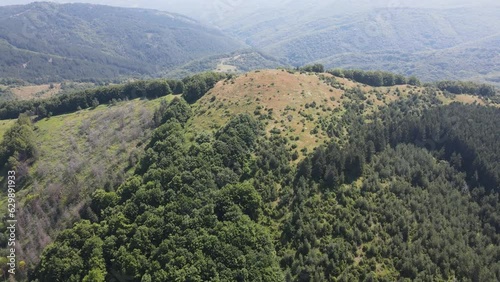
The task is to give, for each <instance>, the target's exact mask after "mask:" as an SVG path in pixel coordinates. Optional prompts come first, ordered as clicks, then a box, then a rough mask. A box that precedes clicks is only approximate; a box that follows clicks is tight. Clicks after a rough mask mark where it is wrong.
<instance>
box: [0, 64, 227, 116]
mask: <svg viewBox="0 0 500 282" xmlns="http://www.w3.org/2000/svg"><path fill="white" fill-rule="evenodd" d="M227 77H228V76H227V75H226V74H219V73H212V72H207V73H202V74H197V75H194V76H191V77H187V78H184V79H183V80H167V79H154V80H139V81H134V82H130V83H127V84H124V85H112V86H104V87H99V88H96V89H89V90H84V91H80V92H75V93H68V94H62V95H59V96H55V97H52V98H49V99H44V100H30V101H6V102H3V103H0V119H14V118H17V117H18V116H19V114H21V113H26V112H28V113H30V114H33V115H36V116H38V118H44V117H49V116H53V115H60V114H66V113H71V112H75V111H78V110H81V109H86V108H90V107H96V106H98V105H100V104H107V103H110V102H112V101H114V100H116V101H120V100H126V99H135V98H148V99H154V98H158V97H162V96H165V95H168V94H183V97H184V98H185V99H186V101H188V102H191V103H192V102H194V101H196V100H197V99H199V98H200V97H201V96H203V95H204V94H205V93H206V92H207V91H208V90H210V89H211V88H212V87H213V86H214V85H215V84H216V83H217V82H218V81H219V80H221V79H225V78H227Z"/></svg>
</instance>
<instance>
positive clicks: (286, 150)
mask: <svg viewBox="0 0 500 282" xmlns="http://www.w3.org/2000/svg"><path fill="white" fill-rule="evenodd" d="M214 78H215V79H216V81H212V80H213V79H214ZM203 80H206V82H207V83H210V85H211V84H212V83H213V87H212V88H211V89H209V90H208V92H207V93H206V94H205V93H203V94H204V95H202V96H201V97H199V99H198V100H197V101H193V104H191V105H188V104H187V103H186V102H184V101H183V100H182V98H180V96H177V98H174V95H168V96H166V98H159V99H153V98H152V100H150V101H148V100H147V99H144V98H143V99H134V100H130V101H122V102H119V101H116V100H112V101H113V102H111V103H110V104H107V105H103V104H104V102H101V105H99V106H95V107H90V106H88V108H87V109H84V110H79V111H76V112H72V113H66V114H59V113H58V112H59V111H58V112H56V108H54V113H57V114H55V115H54V116H49V117H47V118H43V119H38V120H36V119H35V122H34V123H33V140H34V141H35V142H34V147H35V148H36V153H35V154H34V157H33V159H24V160H23V159H22V157H21V156H19V157H18V158H21V163H18V164H15V162H13V161H11V160H9V165H12V164H14V165H15V166H16V170H17V171H18V172H19V173H20V176H21V178H20V181H21V182H19V183H21V184H20V185H21V186H20V187H19V191H18V193H17V199H18V201H19V202H18V204H19V211H18V220H19V224H20V226H21V229H20V232H22V233H23V234H24V235H23V238H22V239H21V240H20V246H21V247H20V248H19V253H18V255H19V260H20V261H21V260H22V261H23V263H24V265H25V266H24V267H25V268H24V269H23V270H22V271H21V272H20V273H19V274H18V276H17V278H18V279H20V280H23V279H25V278H26V275H29V276H30V278H31V279H33V278H35V277H36V278H38V279H39V281H80V280H82V279H83V278H84V277H87V278H86V279H90V278H89V277H94V278H95V277H101V278H102V279H104V278H105V280H108V281H109V280H113V279H121V278H123V277H128V278H130V279H132V280H141V279H147V277H150V278H151V279H152V280H175V279H181V278H182V277H198V278H199V279H200V280H210V279H211V278H213V277H217V276H218V277H220V279H221V281H233V280H234V279H237V277H246V278H245V279H249V278H250V277H261V278H262V280H263V281H284V279H285V278H286V280H287V281H310V280H313V281H324V280H333V279H334V278H335V279H341V278H342V277H344V279H355V278H360V277H370V276H373V277H376V278H378V279H385V280H394V279H396V278H409V279H415V278H417V277H420V278H422V277H427V278H429V277H434V278H439V279H452V278H453V277H456V278H458V279H462V278H465V277H471V275H477V277H479V278H484V279H480V280H481V281H494V277H498V276H495V275H497V274H495V273H496V272H495V271H496V270H495V269H497V268H498V267H500V266H498V265H497V264H495V255H494V254H495V252H497V251H498V250H497V248H496V247H495V246H497V245H495V244H496V243H497V242H498V240H499V238H498V234H499V233H500V232H499V230H498V229H495V228H498V226H499V225H498V222H497V219H498V215H497V212H495V211H496V210H497V209H496V208H495V207H497V206H496V205H497V203H498V199H497V198H495V197H498V194H495V193H497V191H498V189H499V188H498V187H497V186H498V183H499V181H500V176H498V173H497V172H498V170H496V168H497V167H498V165H499V164H498V158H496V157H495V156H497V155H498V148H497V147H498V144H497V143H495V141H493V140H497V137H498V136H497V135H498V132H497V130H496V129H495V130H493V128H496V127H495V126H496V123H497V122H498V120H499V119H498V117H497V115H498V114H499V112H498V104H495V103H494V102H493V99H492V98H491V97H478V96H475V95H470V94H460V95H453V94H451V93H446V92H443V91H440V90H438V89H436V88H434V87H431V86H428V87H422V86H414V85H408V84H401V85H395V86H390V87H389V86H387V87H373V86H368V85H366V84H362V83H359V82H356V81H353V80H349V79H346V78H342V77H336V76H333V75H331V74H329V73H312V72H300V71H293V70H284V69H278V70H258V71H252V72H248V73H245V74H241V75H236V76H235V75H230V76H225V75H215V74H214V75H210V74H201V75H196V76H193V77H191V78H186V79H184V80H183V83H184V87H183V88H184V94H183V97H186V98H187V97H188V95H189V93H190V91H192V90H193V89H197V88H196V85H198V83H201V84H203V83H205V82H203ZM217 80H218V82H217ZM158 82H159V81H151V82H147V83H145V85H146V89H153V90H154V89H155V88H151V87H149V86H148V85H156V86H157V87H159V86H161V84H159V83H158ZM168 83H169V84H170V85H172V86H174V85H177V82H175V81H170V80H168ZM142 85H143V84H141V82H140V81H139V82H134V83H131V84H128V85H125V86H123V88H120V87H119V86H112V87H103V88H99V89H97V90H96V91H88V90H87V91H85V92H83V93H85V95H86V96H88V97H90V98H88V99H95V98H92V95H107V94H106V93H107V92H110V93H114V92H115V91H117V89H118V90H120V89H121V91H123V93H128V92H130V91H129V90H127V89H129V88H130V87H132V86H133V87H136V89H141V87H143V86H142ZM207 86H208V85H207ZM209 88H210V87H209ZM166 89H170V88H166ZM172 89H175V88H173V87H172ZM153 90H146V91H153ZM155 91H156V90H155ZM168 93H170V92H165V93H160V94H158V93H156V92H155V94H153V93H143V94H139V93H138V92H134V91H132V94H130V95H133V96H134V97H137V96H140V95H145V96H146V97H155V96H156V97H158V96H163V95H166V94H168ZM80 95H81V94H80ZM127 95H129V94H127ZM81 96H83V95H81ZM70 97H73V96H71V95H70V96H67V97H66V98H62V99H61V101H65V102H64V103H70V102H68V101H71V99H72V98H70ZM75 97H78V95H76V96H75ZM96 97H97V98H99V100H100V101H106V100H104V98H102V99H101V98H100V97H99V96H96ZM189 97H190V96H189ZM52 99H54V98H52ZM109 99H111V98H110V97H109ZM41 101H42V102H43V100H41ZM76 101H77V102H78V103H80V105H85V104H86V102H85V99H83V100H82V99H78V100H76ZM162 101H164V102H162ZM190 101H191V99H190ZM453 102H458V104H457V103H453ZM27 103H28V104H26V105H27V106H28V107H32V106H33V104H29V103H30V102H27ZM45 104H46V105H47V107H48V106H49V105H52V104H54V105H60V103H58V102H57V100H53V101H51V102H45ZM18 105H21V104H18ZM4 106H5V105H4ZM51 107H54V106H51ZM62 112H64V111H62ZM425 117H427V118H425ZM23 119H24V118H23ZM483 120H484V121H487V122H482V121H483ZM436 121H439V123H436ZM15 124H16V121H13V120H3V121H0V140H2V139H5V134H10V135H9V137H8V138H12V136H11V134H12V133H11V131H10V129H9V128H12V127H14V126H15ZM156 126H158V127H157V128H156V129H155V127H156ZM436 126H438V128H435V127H436ZM396 128H399V129H398V130H395V129H396ZM457 128H458V129H460V130H457ZM405 130H407V131H405ZM419 130H425V132H419ZM442 132H446V136H448V137H449V138H444V139H443V138H441V137H442V134H441V133H442ZM436 134H437V137H436ZM440 134H441V135H440ZM422 136H424V137H422ZM425 136H428V138H426V137H425ZM18 138H23V137H18ZM421 138H424V139H421ZM478 138H479V139H480V140H481V142H482V143H481V144H484V145H486V146H484V145H480V146H478V143H476V141H477V140H479V139H478ZM14 140H15V139H14ZM460 140H462V141H460ZM456 142H465V143H456ZM370 144H371V145H370ZM382 144H388V146H386V145H382ZM12 145H14V144H12ZM9 146H10V145H9ZM441 146H443V150H440V149H441ZM453 150H455V151H453ZM452 153H453V154H452ZM443 154H444V155H443ZM457 154H459V155H460V156H461V157H460V158H463V162H462V161H461V159H460V161H459V157H457V156H458V155H457ZM482 164H486V165H482ZM495 171H496V172H495ZM464 183H465V184H464ZM457 185H458V186H457ZM465 186H467V193H465V192H464V189H465V188H463V187H465ZM457 187H458V188H460V189H462V190H459V189H457ZM420 191H421V192H420ZM429 194H432V195H434V197H433V198H434V199H435V202H433V203H432V205H428V197H429V196H428V195H429ZM436 195H438V196H436ZM4 199H7V198H4ZM456 201H460V203H461V205H460V207H461V208H460V209H454V208H453V207H452V206H447V205H446V203H450V202H452V203H453V202H456ZM479 206H481V207H482V208H483V209H482V210H480V208H479ZM368 214H371V215H372V216H368ZM428 214H440V215H441V216H439V217H432V218H431V217H429V216H428ZM390 218H392V219H390ZM82 219H83V221H82ZM75 222H79V223H77V224H76V225H75ZM468 222H469V223H471V224H468ZM473 222H477V224H475V225H474V224H472V223H473ZM435 224H438V225H439V226H446V228H445V229H437V227H436V228H435V229H433V228H431V227H430V226H438V225H435ZM27 226H32V227H30V228H27ZM306 230H309V231H310V232H308V231H306ZM418 230H426V231H418ZM235 234H238V235H237V236H236V237H235ZM451 234H459V235H453V236H462V237H460V238H465V237H466V238H472V237H470V236H476V237H474V238H476V239H474V240H477V241H474V242H476V243H467V241H465V240H462V239H456V238H455V237H453V236H452V235H451ZM398 236H401V238H403V239H402V241H401V240H391V239H390V238H399V237H398ZM408 236H410V238H411V240H408V239H407V238H409V237H408ZM450 236H451V237H450ZM463 236H465V237H463ZM5 238H6V237H5ZM5 238H4V237H2V239H1V240H2V241H1V242H2V244H5V240H4V239H5ZM405 238H406V239H405ZM436 240H437V241H436ZM51 242H54V244H51ZM412 242H413V243H412ZM478 242H481V243H478ZM437 245H440V246H441V247H440V248H439V249H440V250H443V248H444V249H445V250H446V252H448V258H446V259H445V258H442V257H440V256H439V253H436V246H437ZM89 248H90V249H89ZM419 248H420V249H421V250H424V257H418V256H417V255H418V252H417V251H416V250H419ZM42 249H45V251H43V254H42ZM90 250H94V251H92V252H90V253H89V251H90ZM130 254H134V255H133V256H130ZM442 260H444V262H441V261H442ZM456 260H458V261H460V262H461V263H462V264H463V263H465V262H466V261H469V266H468V268H466V269H463V268H461V267H459V266H458V265H457V262H456ZM138 261H148V262H151V263H150V264H147V265H148V266H146V265H144V264H138ZM231 261H234V262H235V263H230V262H231ZM415 261H419V264H418V263H416V262H415ZM88 262H92V263H88ZM447 263H449V265H450V266H447ZM195 265H196V266H195ZM412 265H414V267H412ZM165 269H167V270H165ZM429 269H431V270H429ZM3 271H5V268H4V270H3ZM27 271H28V272H27ZM3 273H5V272H3ZM186 273H189V274H186ZM474 273H476V274H474ZM314 275H319V276H318V277H316V278H312V277H313V276H314ZM144 277H146V278H144ZM301 277H302V278H301ZM307 277H309V278H307ZM349 277H350V278H349ZM490 278H493V279H490ZM96 279H97V278H96ZM101 281H102V280H101Z"/></svg>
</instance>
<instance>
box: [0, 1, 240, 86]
mask: <svg viewBox="0 0 500 282" xmlns="http://www.w3.org/2000/svg"><path fill="white" fill-rule="evenodd" d="M241 47H242V45H241V44H240V43H238V42H237V41H235V40H233V39H231V38H229V37H227V36H225V35H224V34H223V33H221V32H220V31H219V30H217V29H214V28H212V27H209V26H206V25H203V24H200V23H198V22H196V21H195V20H193V19H190V18H187V17H184V16H181V15H178V14H173V13H168V12H160V11H155V10H145V9H128V8H116V7H108V6H101V5H90V4H55V3H45V2H38V3H32V4H29V5H24V6H3V7H0V50H1V53H2V54H4V55H3V56H2V60H0V66H1V67H0V69H1V71H0V77H3V78H20V79H23V80H27V81H30V82H47V81H49V82H50V81H58V80H65V79H66V80H109V79H115V78H120V77H130V76H144V75H149V76H154V75H157V74H158V73H160V72H163V71H168V70H172V69H174V68H176V67H178V66H181V65H183V64H186V63H187V62H189V61H192V60H197V59H202V58H205V57H209V56H213V55H217V54H224V53H229V52H232V51H235V50H237V49H239V48H241Z"/></svg>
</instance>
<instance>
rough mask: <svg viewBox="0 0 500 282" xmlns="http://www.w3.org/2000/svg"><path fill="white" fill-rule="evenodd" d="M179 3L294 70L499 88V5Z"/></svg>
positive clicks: (180, 8)
mask: <svg viewBox="0 0 500 282" xmlns="http://www.w3.org/2000/svg"><path fill="white" fill-rule="evenodd" d="M179 2H180V1H176V0H170V1H169V3H176V5H175V6H176V10H177V11H179V12H182V13H184V14H186V15H190V16H192V17H194V18H197V19H202V20H204V21H206V22H210V23H212V24H214V25H217V26H219V27H220V28H221V29H223V30H224V31H226V32H228V33H230V34H231V35H233V36H234V37H235V38H239V39H240V40H244V41H245V42H246V43H247V44H248V45H250V46H252V47H254V48H257V49H259V50H262V51H264V52H266V53H267V54H269V55H272V56H274V57H277V58H280V59H287V60H288V63H289V64H291V65H303V64H307V63H311V62H319V63H323V64H325V65H326V66H327V67H335V68H336V67H341V68H361V69H366V70H368V69H372V70H377V69H380V70H387V71H393V72H397V73H401V74H403V75H407V76H409V75H416V76H418V77H419V78H420V79H422V80H424V81H433V80H443V79H473V80H477V81H487V82H490V83H495V84H497V85H498V72H499V69H498V65H499V61H498V60H499V57H498V55H497V54H498V53H499V51H500V50H499V49H498V46H499V44H496V43H497V42H498V30H499V28H500V17H499V16H498V15H499V14H500V12H499V9H500V7H499V6H498V3H495V2H494V1H478V2H470V1H469V2H467V1H440V2H436V1H418V2H412V1H356V2H352V1H344V0H341V1H335V2H331V1H319V0H314V1H302V2H300V1H299V2H293V3H292V2H291V1H288V0H279V1H252V2H250V3H247V2H242V1H238V2H228V1H221V2H217V3H213V4H211V3H199V2H200V1H198V0H190V1H182V3H179ZM193 3H196V4H195V5H194V4H193Z"/></svg>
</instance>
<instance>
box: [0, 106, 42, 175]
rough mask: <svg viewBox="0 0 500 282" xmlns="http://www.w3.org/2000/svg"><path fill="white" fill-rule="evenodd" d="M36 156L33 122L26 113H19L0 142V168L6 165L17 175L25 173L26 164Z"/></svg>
mask: <svg viewBox="0 0 500 282" xmlns="http://www.w3.org/2000/svg"><path fill="white" fill-rule="evenodd" d="M37 157H38V150H37V145H36V141H35V135H34V132H33V124H32V122H31V119H30V117H29V116H28V115H26V114H21V115H20V116H19V118H18V119H17V121H16V122H15V123H14V124H13V125H12V126H11V127H10V128H9V129H8V130H7V131H6V132H5V134H4V137H3V139H2V142H1V143H0V168H3V167H5V166H6V165H7V167H8V168H9V169H12V170H16V171H17V172H19V175H24V174H26V173H27V171H26V169H27V166H26V165H27V164H29V163H32V162H34V161H35V160H36V158H37Z"/></svg>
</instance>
